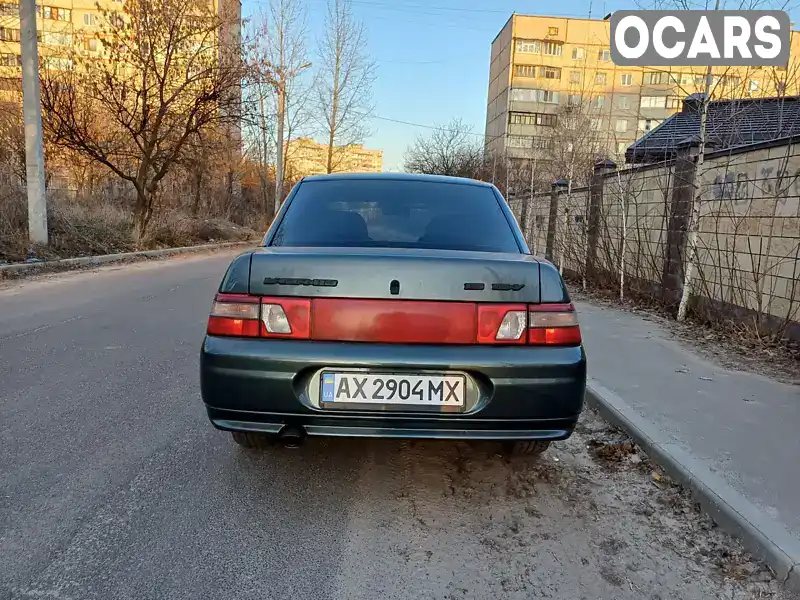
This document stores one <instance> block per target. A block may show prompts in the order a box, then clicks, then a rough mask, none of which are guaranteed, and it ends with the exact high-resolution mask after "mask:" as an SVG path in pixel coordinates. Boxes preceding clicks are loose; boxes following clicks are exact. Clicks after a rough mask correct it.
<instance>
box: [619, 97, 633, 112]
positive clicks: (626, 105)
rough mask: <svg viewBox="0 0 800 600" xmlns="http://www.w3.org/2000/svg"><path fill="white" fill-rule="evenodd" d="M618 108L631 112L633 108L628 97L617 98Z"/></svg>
mask: <svg viewBox="0 0 800 600" xmlns="http://www.w3.org/2000/svg"><path fill="white" fill-rule="evenodd" d="M617 106H619V108H620V109H622V110H630V108H631V101H630V98H628V96H619V97H618V98H617Z"/></svg>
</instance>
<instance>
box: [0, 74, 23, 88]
mask: <svg viewBox="0 0 800 600" xmlns="http://www.w3.org/2000/svg"><path fill="white" fill-rule="evenodd" d="M21 84H22V82H21V81H20V80H19V78H18V77H0V91H3V92H18V91H20V87H21Z"/></svg>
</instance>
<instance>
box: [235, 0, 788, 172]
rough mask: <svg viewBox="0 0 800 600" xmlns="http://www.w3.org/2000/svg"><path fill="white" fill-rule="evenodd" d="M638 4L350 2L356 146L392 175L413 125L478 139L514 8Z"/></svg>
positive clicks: (602, 0) (599, 13)
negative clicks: (360, 135) (361, 127)
mask: <svg viewBox="0 0 800 600" xmlns="http://www.w3.org/2000/svg"><path fill="white" fill-rule="evenodd" d="M266 2H267V0H243V4H242V10H243V15H244V16H245V18H246V17H247V16H248V15H251V14H253V13H256V12H258V11H259V10H260V9H264V8H265V4H266ZM306 2H307V6H308V9H309V33H310V34H311V36H312V38H314V37H316V36H318V35H319V34H320V31H321V28H322V25H323V22H324V17H325V0H306ZM642 6H643V5H642V4H641V3H640V2H636V1H635V0H627V1H626V0H560V1H559V2H557V3H556V2H553V1H552V0H551V2H533V1H531V0H528V1H520V0H516V1H515V0H352V7H353V12H354V14H355V16H356V17H357V18H359V19H361V21H362V22H363V23H364V25H365V27H366V30H367V37H368V43H369V47H368V48H367V51H368V52H369V54H370V55H371V56H372V58H373V59H374V60H375V61H376V63H377V80H376V82H375V85H374V88H373V103H374V106H375V112H374V118H373V119H372V120H371V128H370V129H371V135H370V136H369V137H368V138H366V139H365V140H364V143H365V145H366V146H367V147H368V148H375V149H380V150H383V151H384V158H383V168H384V170H386V171H398V170H402V164H403V155H404V153H405V150H406V148H407V147H408V146H409V145H410V144H412V143H413V141H414V139H415V138H416V137H417V136H419V135H421V134H422V135H424V134H429V133H430V132H431V130H430V129H426V128H425V127H420V126H418V125H422V126H428V127H436V126H441V125H444V124H446V123H447V122H448V121H450V120H451V119H452V118H454V117H460V118H462V119H463V120H464V121H465V122H466V123H467V124H469V125H470V126H471V127H472V131H473V132H474V133H475V134H478V135H482V134H483V131H484V125H485V118H486V98H487V93H488V77H489V56H490V50H491V43H492V40H493V39H494V37H495V36H496V35H497V34H498V33H499V32H500V30H501V29H502V27H503V25H505V23H506V21H507V20H508V18H509V17H510V16H511V14H512V13H513V12H514V11H516V12H517V13H520V14H548V15H554V16H569V17H583V18H585V17H588V16H590V9H591V17H592V18H602V17H603V16H604V15H606V14H608V13H609V12H612V11H614V10H620V9H624V8H627V9H636V8H640V7H642ZM792 12H794V11H792ZM791 16H792V17H795V16H796V15H794V14H792V15H791ZM793 20H794V19H793ZM398 121H402V122H398ZM411 124H416V125H417V126H415V125H411Z"/></svg>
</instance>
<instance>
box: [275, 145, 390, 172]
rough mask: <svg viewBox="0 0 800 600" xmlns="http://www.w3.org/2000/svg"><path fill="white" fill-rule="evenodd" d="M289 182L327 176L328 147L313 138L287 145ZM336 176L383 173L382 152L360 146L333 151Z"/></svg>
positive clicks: (337, 147)
mask: <svg viewBox="0 0 800 600" xmlns="http://www.w3.org/2000/svg"><path fill="white" fill-rule="evenodd" d="M284 148H285V150H284V151H285V155H286V178H287V179H290V180H291V179H299V178H300V177H306V176H308V175H321V174H323V173H327V172H328V168H327V165H328V145H327V144H320V143H318V142H316V141H314V140H313V139H311V138H298V139H295V140H291V141H289V142H286V143H285V144H284ZM333 163H334V169H333V171H334V172H336V173H378V172H380V171H382V170H383V151H382V150H370V149H368V148H364V146H363V145H361V144H351V145H348V146H335V147H334V158H333Z"/></svg>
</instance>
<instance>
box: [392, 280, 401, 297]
mask: <svg viewBox="0 0 800 600" xmlns="http://www.w3.org/2000/svg"><path fill="white" fill-rule="evenodd" d="M389 293H390V294H391V295H392V296H397V294H399V293H400V282H399V281H397V279H393V280H392V283H390V284H389Z"/></svg>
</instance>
